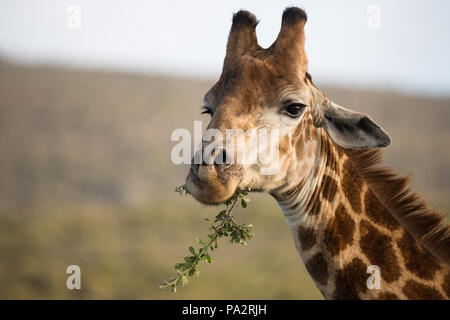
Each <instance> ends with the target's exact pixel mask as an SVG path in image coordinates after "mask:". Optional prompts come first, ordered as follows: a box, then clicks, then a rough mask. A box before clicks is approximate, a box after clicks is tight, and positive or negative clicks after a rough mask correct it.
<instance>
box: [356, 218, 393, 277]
mask: <svg viewBox="0 0 450 320" xmlns="http://www.w3.org/2000/svg"><path fill="white" fill-rule="evenodd" d="M359 232H360V234H361V240H360V242H359V245H360V247H361V250H362V252H363V253H364V254H365V255H366V256H367V258H368V259H369V261H370V263H371V264H374V265H378V266H380V269H381V270H383V272H381V277H382V278H383V279H384V280H385V281H386V282H392V281H395V280H397V279H398V278H399V277H400V274H401V273H400V265H399V264H398V259H397V256H396V254H395V251H394V249H393V247H392V245H393V243H392V239H391V237H389V236H388V235H385V234H383V233H381V232H380V231H378V230H377V229H376V228H374V227H373V226H372V225H371V224H370V223H369V222H367V221H364V220H362V221H361V223H360V225H359Z"/></svg>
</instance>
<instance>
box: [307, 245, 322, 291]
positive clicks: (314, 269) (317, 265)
mask: <svg viewBox="0 0 450 320" xmlns="http://www.w3.org/2000/svg"><path fill="white" fill-rule="evenodd" d="M305 266H306V269H307V270H308V272H309V274H310V275H311V277H312V278H313V279H314V281H316V282H318V283H320V284H321V285H326V284H327V282H328V265H327V262H326V261H325V259H324V257H323V255H322V253H317V254H316V255H314V256H312V257H311V258H310V259H309V260H308V261H307V262H306V263H305Z"/></svg>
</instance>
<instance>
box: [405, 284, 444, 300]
mask: <svg viewBox="0 0 450 320" xmlns="http://www.w3.org/2000/svg"><path fill="white" fill-rule="evenodd" d="M403 293H404V294H405V295H406V297H407V298H408V299H411V300H442V299H444V297H443V296H442V295H441V294H440V293H439V291H437V290H436V289H434V288H432V287H430V286H427V285H425V284H422V283H419V282H417V281H415V280H408V281H407V282H406V284H405V286H404V287H403Z"/></svg>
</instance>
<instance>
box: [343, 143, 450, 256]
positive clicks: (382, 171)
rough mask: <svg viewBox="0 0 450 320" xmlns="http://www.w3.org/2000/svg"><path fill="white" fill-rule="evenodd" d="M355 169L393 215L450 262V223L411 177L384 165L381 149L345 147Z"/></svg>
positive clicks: (432, 252)
mask: <svg viewBox="0 0 450 320" xmlns="http://www.w3.org/2000/svg"><path fill="white" fill-rule="evenodd" d="M344 150H345V153H346V154H347V156H348V157H349V159H350V161H351V163H352V165H353V167H354V168H355V170H356V171H357V172H358V173H359V174H360V175H361V177H362V178H363V179H364V180H365V181H366V182H367V184H368V186H369V188H370V189H371V191H372V192H373V193H374V194H375V196H376V197H377V198H378V200H379V201H380V202H381V203H382V204H383V205H384V206H385V207H386V209H387V210H388V211H389V212H390V213H391V215H392V216H393V217H394V218H395V219H396V220H397V221H398V222H399V223H400V224H401V225H402V226H403V227H404V228H405V229H406V230H407V231H408V232H409V233H410V234H411V235H412V236H413V237H414V238H415V239H416V240H417V241H418V242H419V243H420V244H421V245H422V246H423V247H424V248H426V249H427V250H428V251H429V252H430V253H431V254H433V255H434V256H435V257H436V258H438V259H440V260H442V261H443V262H444V263H446V264H447V265H450V225H449V224H448V223H447V222H446V219H445V215H444V214H443V213H441V212H439V211H436V210H434V209H430V208H428V206H427V204H426V203H425V201H424V200H423V199H422V198H421V196H420V195H419V194H418V193H417V192H414V191H413V190H412V189H411V188H410V186H409V183H410V180H411V178H410V177H405V176H402V175H400V174H398V173H397V172H395V171H394V170H393V169H391V168H389V167H386V166H383V165H382V156H383V152H382V151H381V150H380V149H372V150H348V149H344Z"/></svg>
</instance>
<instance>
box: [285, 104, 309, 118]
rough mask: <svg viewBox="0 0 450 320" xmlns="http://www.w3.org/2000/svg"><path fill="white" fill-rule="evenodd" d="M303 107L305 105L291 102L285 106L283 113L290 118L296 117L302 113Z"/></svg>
mask: <svg viewBox="0 0 450 320" xmlns="http://www.w3.org/2000/svg"><path fill="white" fill-rule="evenodd" d="M305 107H306V105H305V104H302V103H292V104H290V105H288V106H287V107H286V109H285V113H286V114H287V115H288V116H289V117H291V118H297V117H298V116H300V115H301V114H302V111H303V109H305Z"/></svg>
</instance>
